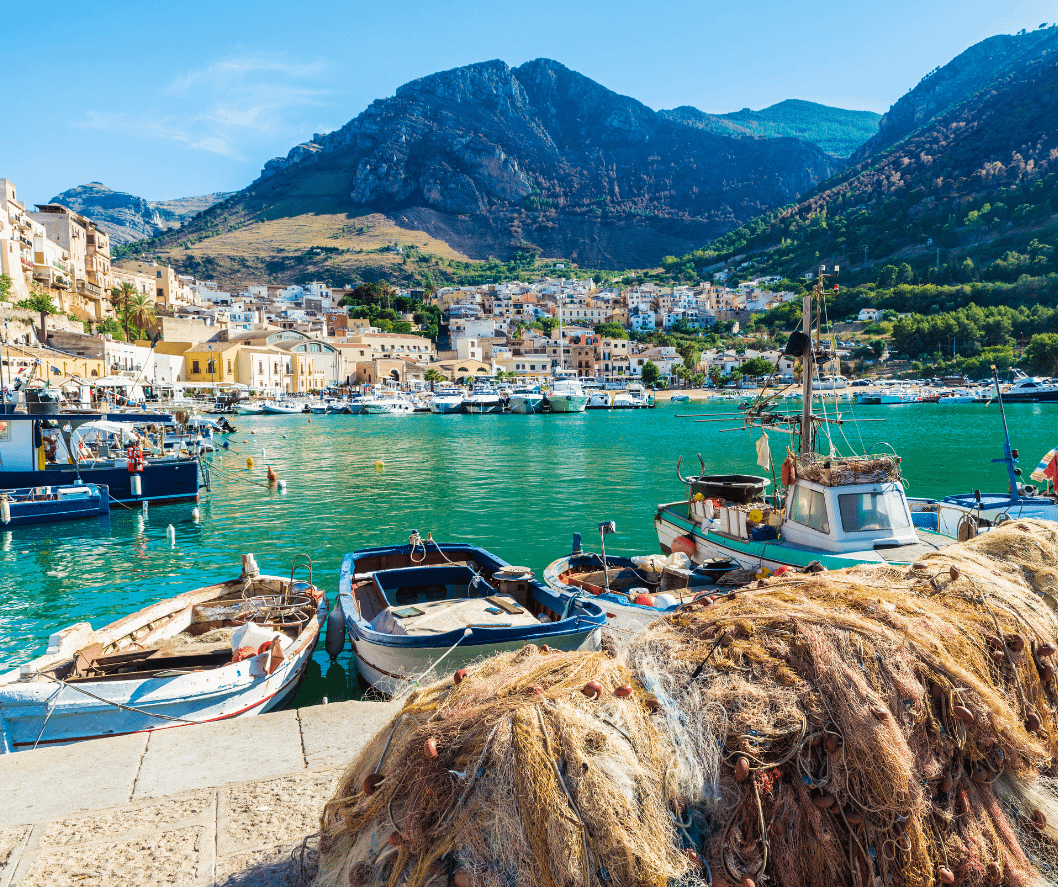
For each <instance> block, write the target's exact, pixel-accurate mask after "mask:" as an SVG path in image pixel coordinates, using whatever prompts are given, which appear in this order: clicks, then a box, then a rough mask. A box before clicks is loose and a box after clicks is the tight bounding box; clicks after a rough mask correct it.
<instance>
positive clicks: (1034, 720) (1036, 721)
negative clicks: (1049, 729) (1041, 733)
mask: <svg viewBox="0 0 1058 887" xmlns="http://www.w3.org/2000/svg"><path fill="white" fill-rule="evenodd" d="M1042 726H1043V722H1042V721H1041V720H1040V716H1039V715H1038V714H1036V712H1031V711H1030V712H1029V716H1028V717H1027V718H1025V729H1026V730H1028V731H1029V732H1030V733H1035V732H1036V731H1037V730H1039V729H1040V727H1042Z"/></svg>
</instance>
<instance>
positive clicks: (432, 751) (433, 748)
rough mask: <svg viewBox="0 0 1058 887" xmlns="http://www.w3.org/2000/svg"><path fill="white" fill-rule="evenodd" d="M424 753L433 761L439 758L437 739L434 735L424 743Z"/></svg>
mask: <svg viewBox="0 0 1058 887" xmlns="http://www.w3.org/2000/svg"><path fill="white" fill-rule="evenodd" d="M422 751H423V754H424V755H426V757H427V758H429V759H430V760H431V761H436V760H437V740H436V739H434V738H433V737H432V736H431V737H430V738H429V739H427V740H426V742H424V743H423V746H422Z"/></svg>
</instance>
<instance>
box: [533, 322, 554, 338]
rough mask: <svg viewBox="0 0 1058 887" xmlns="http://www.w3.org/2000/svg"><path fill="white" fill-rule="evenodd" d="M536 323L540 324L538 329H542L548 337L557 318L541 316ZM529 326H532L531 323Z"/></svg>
mask: <svg viewBox="0 0 1058 887" xmlns="http://www.w3.org/2000/svg"><path fill="white" fill-rule="evenodd" d="M538 323H539V324H540V329H542V330H543V331H544V335H545V336H547V337H548V338H549V339H550V338H551V334H552V333H553V332H554V331H555V327H557V326H558V318H556V317H541V318H540V320H539V321H538ZM530 326H532V324H530Z"/></svg>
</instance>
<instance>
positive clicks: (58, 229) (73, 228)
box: [28, 203, 111, 320]
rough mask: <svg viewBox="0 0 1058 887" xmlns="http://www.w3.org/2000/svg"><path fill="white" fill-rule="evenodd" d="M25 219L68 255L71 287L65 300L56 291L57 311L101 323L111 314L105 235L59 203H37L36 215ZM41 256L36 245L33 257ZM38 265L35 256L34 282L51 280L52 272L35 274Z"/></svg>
mask: <svg viewBox="0 0 1058 887" xmlns="http://www.w3.org/2000/svg"><path fill="white" fill-rule="evenodd" d="M28 215H29V216H30V218H32V219H33V220H34V221H35V222H39V223H40V224H41V225H42V226H43V227H44V233H45V235H46V239H47V240H49V241H51V242H53V243H55V244H57V245H58V246H59V247H61V248H62V249H64V250H65V251H66V253H67V254H68V261H69V266H70V267H69V273H70V280H69V283H70V287H69V290H68V292H67V293H66V295H65V296H61V290H56V292H58V293H60V298H61V301H60V304H59V307H60V308H61V309H62V310H63V311H67V312H70V313H72V314H74V315H75V316H79V317H81V318H82V319H88V320H102V319H103V318H104V317H105V316H106V315H107V314H108V313H110V287H111V278H110V238H109V237H108V236H107V234H106V232H105V231H102V230H100V229H99V228H97V227H96V226H95V223H94V222H93V221H92V220H91V219H87V218H85V217H84V216H82V215H80V214H79V213H75V212H74V211H73V210H71V209H69V208H67V207H65V206H63V205H62V204H61V203H38V204H37V211H36V212H32V213H28ZM90 237H91V243H89V238H90ZM41 252H42V251H41V250H38V249H37V243H36V241H35V242H34V253H37V254H40V253H41ZM40 265H41V263H40V262H39V261H38V260H37V256H36V255H35V256H34V266H35V268H34V278H35V279H37V280H38V282H43V281H41V280H40V278H38V276H37V275H38V273H40V274H41V275H42V276H50V277H52V278H54V276H55V275H54V274H52V273H51V272H47V271H40V272H38V269H39V268H40ZM90 268H91V273H89V269H90ZM49 285H51V284H49Z"/></svg>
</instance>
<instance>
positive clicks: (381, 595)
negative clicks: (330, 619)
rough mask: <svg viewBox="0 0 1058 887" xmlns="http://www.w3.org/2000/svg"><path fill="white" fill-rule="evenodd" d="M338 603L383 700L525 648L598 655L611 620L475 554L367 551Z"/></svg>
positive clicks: (429, 544)
mask: <svg viewBox="0 0 1058 887" xmlns="http://www.w3.org/2000/svg"><path fill="white" fill-rule="evenodd" d="M338 603H339V607H340V609H341V614H342V618H343V620H344V624H345V630H346V631H347V632H348V636H349V640H350V642H351V643H352V647H353V652H354V654H355V656H356V663H357V668H358V669H359V673H360V677H361V678H362V680H363V681H364V682H365V683H367V684H368V685H370V686H371V687H374V688H375V689H377V690H379V691H381V692H382V693H385V694H387V695H394V694H395V693H397V692H398V691H399V690H400V689H401V688H402V687H403V686H405V685H406V683H407V682H408V681H414V680H421V679H423V678H425V677H426V675H427V674H429V673H431V672H434V670H435V669H436V668H439V667H443V669H444V671H446V672H448V671H455V670H457V669H459V668H462V667H464V666H467V665H469V664H470V663H471V662H473V661H474V660H476V659H479V658H482V657H486V656H491V655H493V654H494V653H498V652H501V651H505V650H518V649H520V648H521V647H523V646H524V645H525V644H529V643H535V644H547V645H548V646H551V647H554V648H556V649H559V650H594V649H597V648H598V646H599V642H600V640H601V635H602V629H603V626H604V625H605V623H606V614H605V612H604V611H603V609H602V608H601V607H600V606H599V604H598V603H596V602H595V601H593V600H586V599H584V598H581V597H574V596H573V595H568V594H560V593H557V592H555V591H552V590H551V589H550V588H548V587H547V586H546V585H544V584H543V583H542V582H539V581H537V580H536V579H535V578H534V577H533V575H532V573H531V572H530V571H529V570H527V569H526V568H524V567H511V565H509V564H508V563H506V562H505V561H503V560H501V559H500V558H498V557H496V556H495V555H493V554H491V553H489V552H488V551H485V549H483V548H478V547H476V546H473V545H467V544H463V543H437V542H434V541H433V540H431V539H428V540H426V541H423V540H421V539H420V538H419V536H418V534H413V536H412V541H411V542H410V544H408V545H394V546H385V547H380V548H365V549H361V550H359V551H355V552H353V553H352V554H348V555H346V557H345V560H344V561H343V563H342V571H341V575H340V578H339V596H338Z"/></svg>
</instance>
